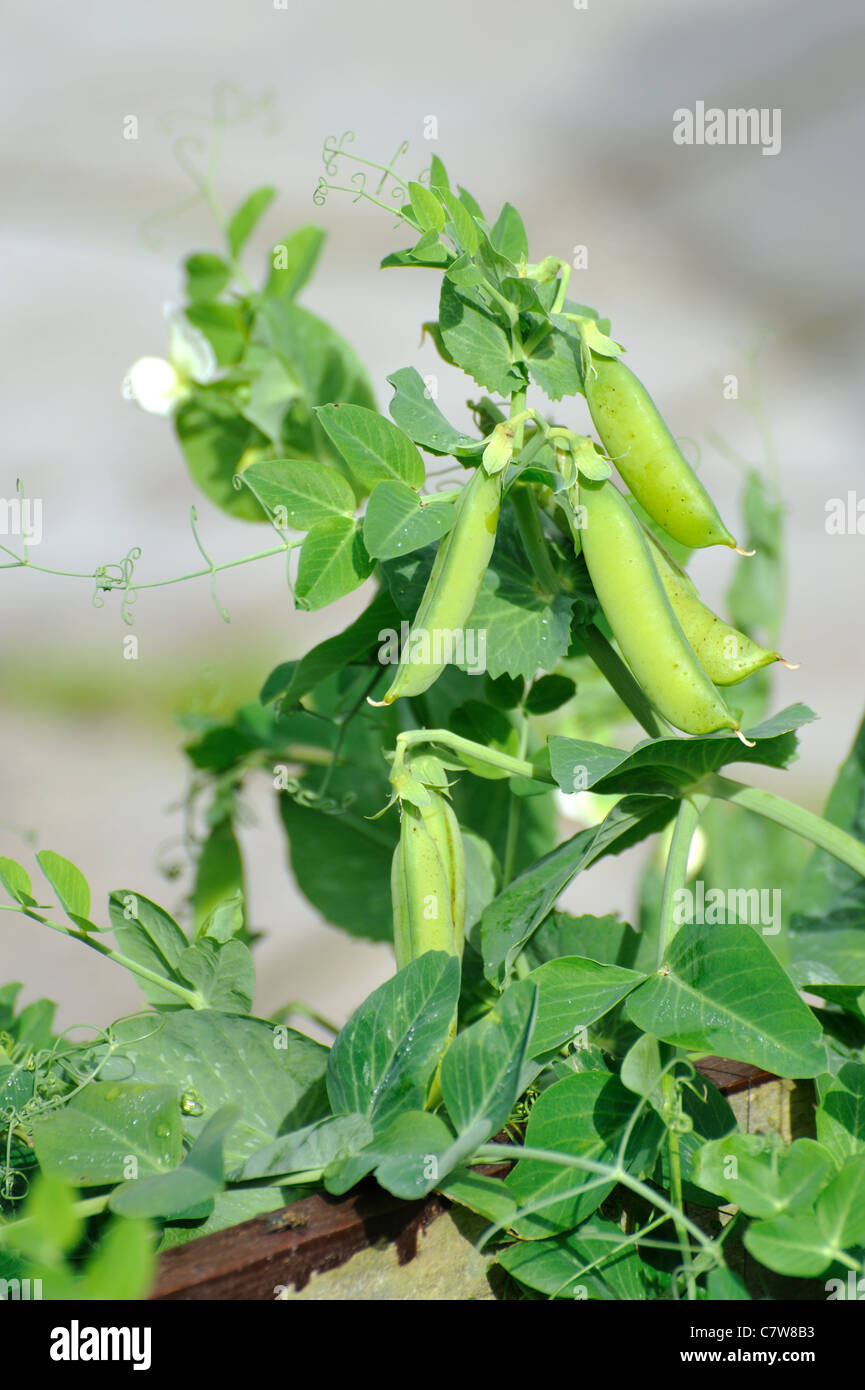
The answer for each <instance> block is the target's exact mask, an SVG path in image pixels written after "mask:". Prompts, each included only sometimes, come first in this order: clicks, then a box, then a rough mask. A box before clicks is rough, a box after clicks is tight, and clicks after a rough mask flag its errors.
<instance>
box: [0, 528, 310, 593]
mask: <svg viewBox="0 0 865 1390" xmlns="http://www.w3.org/2000/svg"><path fill="white" fill-rule="evenodd" d="M302 544H303V540H302V539H301V540H296V541H286V542H285V543H284V545H275V546H273V547H272V549H270V550H259V551H256V553H255V554H254V555H244V556H243V557H242V558H241V559H240V560H225V561H224V562H223V563H222V564H221V565H211V566H210V568H209V569H206V570H195V571H193V573H192V574H179V575H178V576H177V577H176V578H175V579H155V580H153V581H152V582H151V583H149V584H133V585H131V586H130V587H131V588H133V589H136V590H138V589H164V588H166V587H167V586H168V585H169V584H184V583H185V582H186V580H187V579H203V578H204V577H205V576H206V575H208V574H216V573H218V572H219V571H220V570H230V569H235V568H236V567H237V566H238V565H249V564H252V562H253V561H255V560H266V559H267V558H268V557H269V556H270V555H282V554H283V552H284V551H286V550H293V549H294V548H295V547H296V546H298V545H302ZM0 550H5V551H6V554H7V555H14V554H15V552H14V551H13V550H9V549H8V548H7V547H6V546H5V545H0ZM0 569H9V570H14V569H30V570H38V571H39V573H40V574H53V575H56V576H57V577H58V578H60V579H89V580H90V581H91V582H92V583H99V581H100V580H101V579H103V578H104V576H103V575H100V574H95V573H89V574H87V573H84V572H82V571H81V570H54V569H49V568H48V567H47V566H46V565H35V564H34V563H33V561H32V560H22V559H20V558H19V557H17V556H16V562H15V564H14V565H0ZM124 587H125V586H124V585H123V584H110V583H106V585H105V588H106V589H122V588H124Z"/></svg>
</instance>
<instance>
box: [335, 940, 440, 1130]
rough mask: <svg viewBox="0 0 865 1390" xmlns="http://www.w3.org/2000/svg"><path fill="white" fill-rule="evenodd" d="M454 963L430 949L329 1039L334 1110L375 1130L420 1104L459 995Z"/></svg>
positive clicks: (399, 973) (381, 989) (423, 1099)
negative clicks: (358, 1117) (363, 1120)
mask: <svg viewBox="0 0 865 1390" xmlns="http://www.w3.org/2000/svg"><path fill="white" fill-rule="evenodd" d="M459 978H460V970H459V962H458V960H457V959H456V957H455V956H449V955H447V954H446V952H444V951H427V952H426V954H425V955H423V956H421V957H419V959H417V960H414V961H412V962H411V963H410V964H409V965H407V966H405V968H404V969H402V970H400V971H399V972H398V973H397V974H396V975H394V976H393V978H392V979H390V980H386V981H385V983H384V984H383V985H380V986H379V988H378V989H376V990H373V992H372V994H371V995H369V997H368V998H367V999H365V1000H364V1002H363V1004H361V1006H360V1008H359V1009H357V1010H356V1012H355V1013H354V1014H352V1016H351V1018H350V1019H349V1021H348V1023H347V1024H346V1025H345V1027H344V1028H343V1029H342V1030H341V1032H340V1033H339V1034H338V1035H337V1037H336V1039H335V1040H334V1044H333V1047H332V1048H331V1051H330V1056H329V1058H328V1066H327V1089H328V1095H329V1097H330V1103H331V1105H332V1107H333V1109H334V1111H338V1112H342V1113H358V1114H362V1115H366V1116H367V1117H368V1118H369V1119H370V1120H371V1121H372V1123H373V1125H374V1126H375V1127H376V1128H377V1129H378V1128H381V1127H382V1126H384V1125H386V1124H387V1123H388V1122H389V1121H391V1120H394V1119H396V1117H397V1115H400V1114H402V1113H403V1111H406V1110H418V1109H421V1108H422V1107H423V1104H424V1101H425V1100H426V1096H427V1091H428V1090H429V1085H430V1081H431V1080H432V1075H433V1072H434V1070H435V1068H436V1066H437V1064H438V1060H439V1058H440V1056H441V1054H442V1052H443V1051H444V1048H445V1045H446V1041H447V1036H448V1031H449V1029H450V1026H451V1023H452V1021H453V1017H454V1013H455V1011H456V1006H457V998H458V996H459Z"/></svg>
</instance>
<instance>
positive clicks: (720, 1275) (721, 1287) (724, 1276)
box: [706, 1267, 751, 1303]
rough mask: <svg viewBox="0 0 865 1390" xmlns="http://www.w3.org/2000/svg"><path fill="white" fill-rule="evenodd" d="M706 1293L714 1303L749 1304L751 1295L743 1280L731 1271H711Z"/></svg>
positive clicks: (724, 1269)
mask: <svg viewBox="0 0 865 1390" xmlns="http://www.w3.org/2000/svg"><path fill="white" fill-rule="evenodd" d="M706 1291H707V1293H708V1295H709V1298H710V1299H711V1300H712V1302H714V1303H730V1302H740V1303H741V1302H748V1303H750V1301H751V1295H750V1294H749V1293H748V1290H747V1289H746V1288H745V1285H744V1284H743V1283H742V1281H741V1279H740V1278H739V1276H738V1275H737V1274H734V1273H733V1271H732V1270H731V1269H727V1268H726V1267H722V1268H721V1269H711V1270H710V1271H709V1274H708V1276H707V1278H706Z"/></svg>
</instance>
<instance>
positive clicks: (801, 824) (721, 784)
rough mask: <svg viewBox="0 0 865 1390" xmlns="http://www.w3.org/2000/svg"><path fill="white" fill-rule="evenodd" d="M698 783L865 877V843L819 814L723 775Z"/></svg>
mask: <svg viewBox="0 0 865 1390" xmlns="http://www.w3.org/2000/svg"><path fill="white" fill-rule="evenodd" d="M700 786H701V787H702V788H703V789H705V791H707V792H708V793H709V795H710V796H716V797H720V798H721V799H722V800H723V801H729V802H731V803H732V804H733V805H734V806H742V807H744V809H745V810H746V811H754V812H755V813H756V814H757V815H758V816H763V817H764V818H765V819H766V820H771V821H774V822H775V824H776V825H783V827H784V829H785V830H792V831H793V834H794V835H801V836H802V838H803V839H804V840H810V841H811V843H812V844H815V845H817V846H819V848H820V849H824V850H825V851H826V853H827V854H831V855H832V856H833V858H834V859H838V860H840V861H841V863H842V864H846V865H847V867H848V868H850V869H853V871H854V872H855V873H857V874H859V875H860V877H862V878H865V845H863V844H862V842H861V840H856V839H854V837H853V836H852V835H848V833H847V831H846V830H840V829H839V828H838V826H837V825H832V824H831V823H830V822H829V821H827V820H824V819H823V817H822V816H816V815H814V813H813V811H806V810H805V809H804V808H803V807H802V806H797V805H795V803H794V802H792V801H787V800H786V798H785V797H783V796H775V794H774V793H773V792H765V791H763V790H761V788H759V787H746V786H745V785H744V784H743V783H742V782H733V781H731V780H729V779H728V778H726V777H717V776H710V777H707V778H706V779H705V780H704V781H703V782H701V784H700Z"/></svg>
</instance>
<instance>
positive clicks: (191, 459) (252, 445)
mask: <svg viewBox="0 0 865 1390" xmlns="http://www.w3.org/2000/svg"><path fill="white" fill-rule="evenodd" d="M174 426H175V429H176V431H177V439H178V443H179V444H180V447H181V449H182V450H183V454H184V457H185V459H186V466H187V468H188V469H189V473H190V476H191V478H192V481H193V482H194V483H195V485H196V487H199V488H200V489H201V491H202V492H203V493H204V494H205V495H206V496H207V497H209V498H210V501H211V502H214V503H215V504H216V506H217V507H221V508H222V510H223V511H224V512H227V513H228V514H229V516H236V517H240V518H242V519H243V520H244V521H265V520H266V517H265V514H264V512H263V511H262V510H261V507H260V506H259V504H258V502H257V501H256V499H255V497H254V496H253V495H252V493H251V492H248V491H247V490H246V489H245V488H242V489H240V490H239V491H238V489H237V488H235V486H234V483H233V481H232V480H233V478H234V475H235V473H237V472H238V471H239V470H240V468H241V467H242V461H243V458H244V455H245V454H247V452H248V451H249V450H253V451H254V450H257V449H263V448H266V447H268V439H267V436H266V435H265V434H262V432H261V430H259V429H257V428H256V427H255V426H254V425H251V424H250V423H249V421H248V420H245V419H244V417H243V416H242V415H240V414H239V413H238V412H237V410H236V409H235V407H234V406H233V405H232V404H231V403H230V402H228V401H224V400H222V399H221V398H220V397H219V396H216V395H214V394H213V393H207V394H205V393H203V392H202V393H200V394H199V395H198V396H196V397H194V398H193V399H192V400H191V401H187V403H186V404H185V405H182V406H181V407H180V409H179V410H178V412H177V414H176V416H175V417H174Z"/></svg>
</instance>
